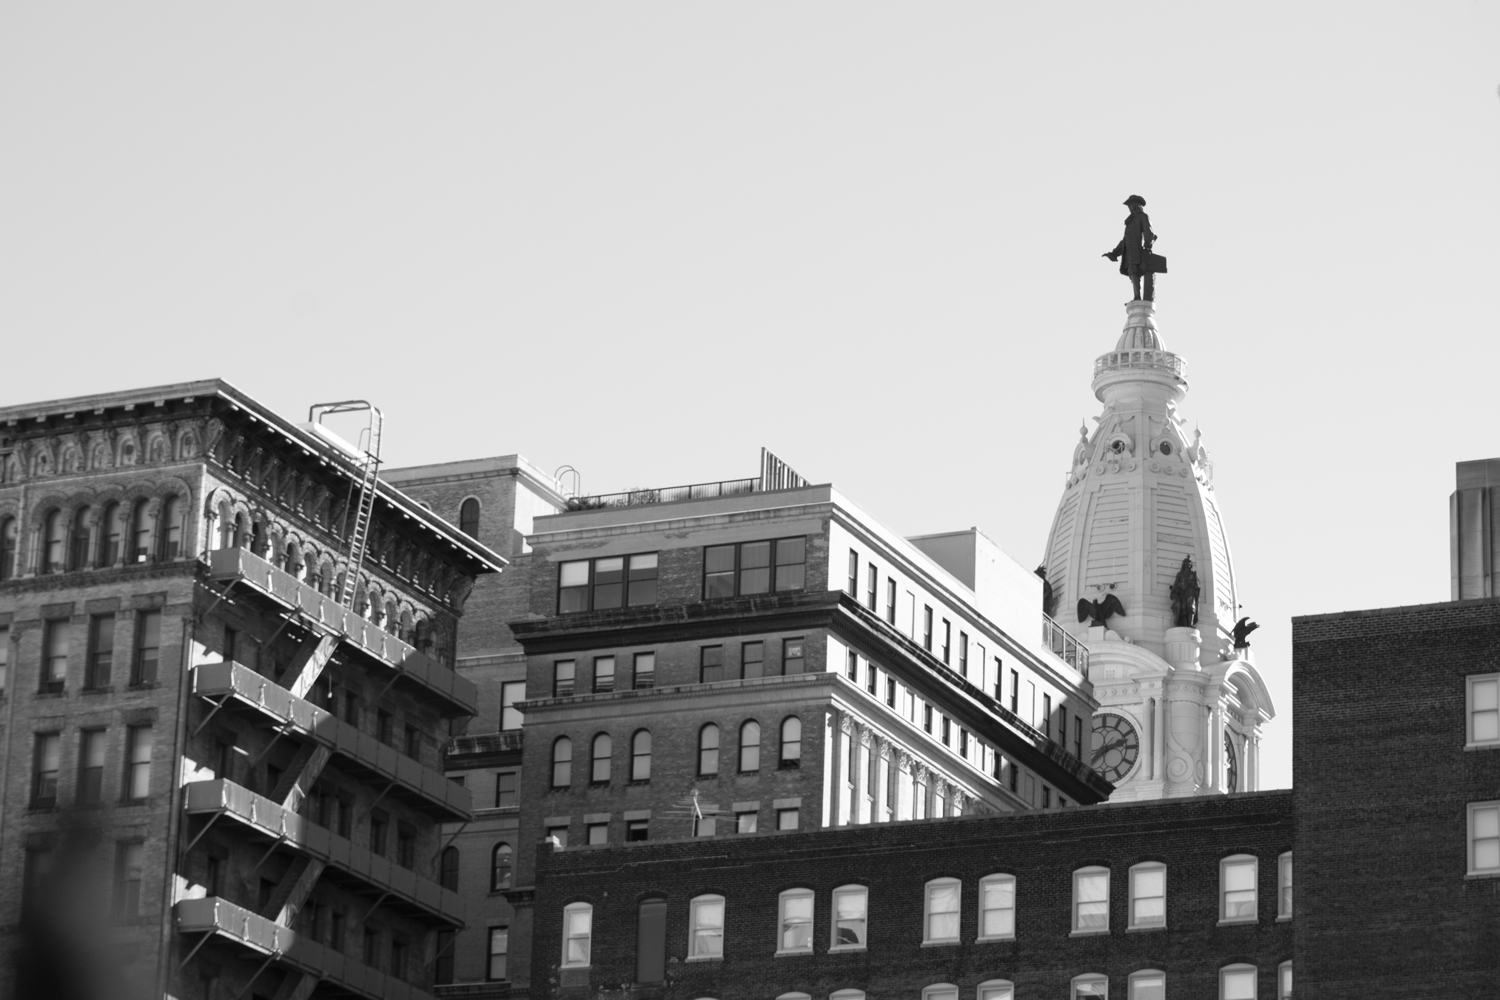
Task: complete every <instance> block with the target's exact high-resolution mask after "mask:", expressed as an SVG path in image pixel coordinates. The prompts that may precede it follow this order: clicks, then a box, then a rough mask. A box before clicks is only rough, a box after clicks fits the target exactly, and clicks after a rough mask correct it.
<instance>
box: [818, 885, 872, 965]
mask: <svg viewBox="0 0 1500 1000" xmlns="http://www.w3.org/2000/svg"><path fill="white" fill-rule="evenodd" d="M869 904H870V890H869V889H867V888H865V887H864V886H862V885H843V886H839V887H838V888H837V889H835V890H833V937H832V940H831V941H830V942H829V946H828V950H829V951H856V950H858V951H863V950H864V948H865V940H866V938H865V933H866V928H867V926H868V924H867V918H868V910H869Z"/></svg>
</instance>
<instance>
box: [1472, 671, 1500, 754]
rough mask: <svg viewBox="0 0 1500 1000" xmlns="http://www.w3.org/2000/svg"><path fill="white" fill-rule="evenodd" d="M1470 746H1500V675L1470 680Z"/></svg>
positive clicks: (1483, 676)
mask: <svg viewBox="0 0 1500 1000" xmlns="http://www.w3.org/2000/svg"><path fill="white" fill-rule="evenodd" d="M1468 689H1469V691H1468V694H1469V698H1468V700H1469V746H1471V747H1496V746H1500V674H1485V675H1482V676H1476V677H1470V678H1468Z"/></svg>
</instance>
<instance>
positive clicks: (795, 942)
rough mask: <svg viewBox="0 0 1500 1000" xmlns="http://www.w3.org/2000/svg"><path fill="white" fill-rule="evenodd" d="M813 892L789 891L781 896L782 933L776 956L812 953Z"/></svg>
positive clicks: (809, 890) (780, 921) (806, 890)
mask: <svg viewBox="0 0 1500 1000" xmlns="http://www.w3.org/2000/svg"><path fill="white" fill-rule="evenodd" d="M812 919H813V892H812V890H811V889H788V890H786V891H785V892H783V893H782V894H781V906H780V919H779V924H780V932H779V937H778V938H777V940H776V954H778V955H797V954H805V953H810V952H811V951H812Z"/></svg>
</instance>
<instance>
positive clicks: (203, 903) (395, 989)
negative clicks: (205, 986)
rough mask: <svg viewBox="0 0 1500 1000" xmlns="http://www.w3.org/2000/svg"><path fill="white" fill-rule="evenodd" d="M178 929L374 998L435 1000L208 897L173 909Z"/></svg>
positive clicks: (341, 954) (398, 980)
mask: <svg viewBox="0 0 1500 1000" xmlns="http://www.w3.org/2000/svg"><path fill="white" fill-rule="evenodd" d="M174 910H175V913H176V916H177V929H178V930H179V931H181V932H182V933H184V934H217V935H219V936H220V937H223V938H225V939H227V940H228V941H231V942H233V943H234V944H238V945H240V946H242V947H244V948H248V949H249V950H251V951H253V952H255V953H257V954H259V955H264V956H269V957H272V958H274V959H276V960H277V961H278V962H279V963H280V964H281V965H282V966H284V967H289V968H292V969H295V970H296V971H298V972H301V973H304V974H305V975H310V976H314V977H316V978H317V979H320V980H326V981H328V982H330V983H332V984H336V985H337V986H338V987H340V988H341V989H343V990H347V991H349V992H351V993H354V994H356V995H358V996H362V997H369V998H370V1000H433V996H432V994H430V993H428V992H427V991H425V990H421V989H418V988H417V987H415V986H412V985H411V984H409V983H406V982H403V981H402V980H400V979H397V978H395V977H394V976H388V975H386V974H385V973H383V972H381V971H379V970H377V969H372V968H370V967H369V966H368V965H364V964H363V963H360V962H356V961H355V960H354V959H352V958H350V957H348V956H347V955H344V954H343V953H341V952H338V951H335V950H333V949H332V948H327V947H324V946H323V945H321V944H318V943H317V942H316V941H311V940H308V939H307V938H304V937H302V936H301V935H299V934H297V932H295V931H293V930H292V929H291V928H289V927H284V926H282V925H281V924H278V923H276V922H275V921H274V920H270V919H267V918H266V917H262V916H260V915H259V914H257V913H254V912H252V911H250V910H247V909H245V908H244V907H243V906H236V905H235V904H234V903H231V902H229V901H228V900H227V899H221V898H220V897H218V896H209V897H207V898H204V899H184V900H182V901H181V902H179V903H178V904H177V905H176V907H175V908H174Z"/></svg>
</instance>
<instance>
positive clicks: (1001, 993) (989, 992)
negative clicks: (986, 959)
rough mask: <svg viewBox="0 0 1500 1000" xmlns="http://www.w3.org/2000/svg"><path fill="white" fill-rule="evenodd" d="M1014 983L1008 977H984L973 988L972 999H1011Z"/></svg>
mask: <svg viewBox="0 0 1500 1000" xmlns="http://www.w3.org/2000/svg"><path fill="white" fill-rule="evenodd" d="M1015 995H1016V984H1015V983H1013V982H1011V981H1010V980H1009V979H986V980H985V981H984V982H982V983H980V984H979V985H978V986H977V987H976V988H975V990H974V1000H1013V998H1014V997H1015Z"/></svg>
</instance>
